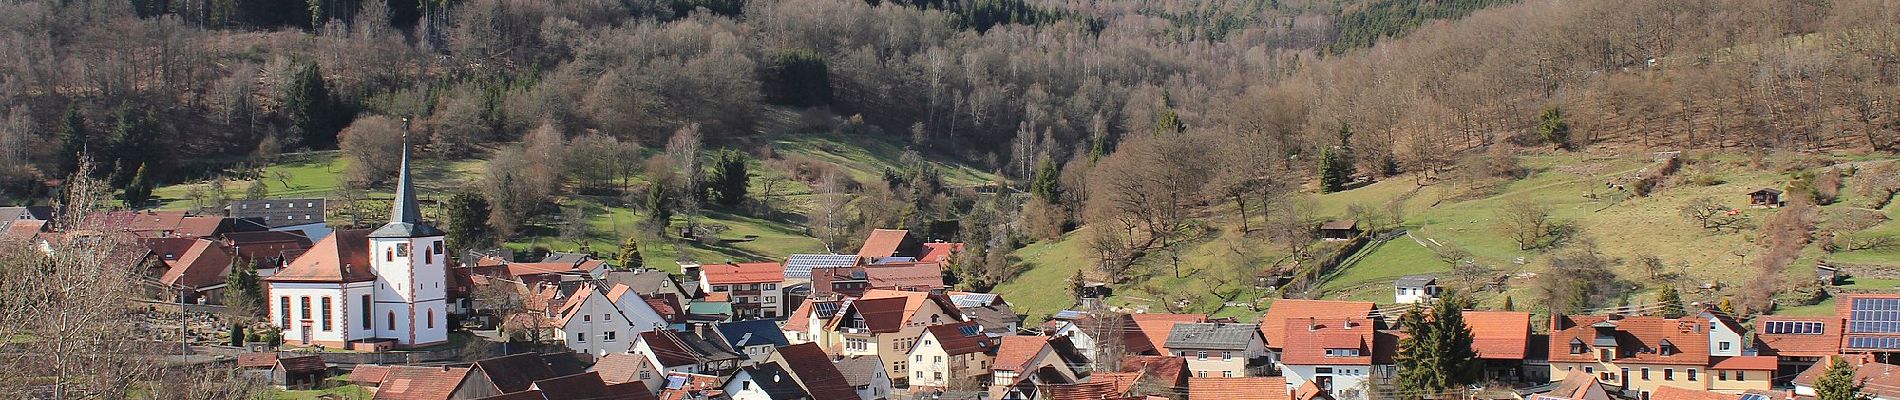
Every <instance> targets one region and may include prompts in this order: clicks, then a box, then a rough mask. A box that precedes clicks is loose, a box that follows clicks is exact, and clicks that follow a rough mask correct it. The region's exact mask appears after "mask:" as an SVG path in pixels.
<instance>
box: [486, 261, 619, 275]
mask: <svg viewBox="0 0 1900 400" xmlns="http://www.w3.org/2000/svg"><path fill="white" fill-rule="evenodd" d="M605 265H606V262H605V261H601V260H587V261H582V262H580V263H579V264H576V263H567V262H532V263H507V264H504V265H502V268H503V269H505V270H506V272H507V274H508V276H513V277H522V276H529V275H545V274H552V273H557V272H568V271H588V272H593V271H594V270H596V269H600V268H601V267H602V266H605Z"/></svg>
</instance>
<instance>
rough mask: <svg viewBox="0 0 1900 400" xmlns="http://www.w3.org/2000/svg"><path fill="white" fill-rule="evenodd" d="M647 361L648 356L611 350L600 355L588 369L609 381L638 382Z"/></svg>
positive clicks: (603, 379)
mask: <svg viewBox="0 0 1900 400" xmlns="http://www.w3.org/2000/svg"><path fill="white" fill-rule="evenodd" d="M646 362H647V358H646V357H641V356H639V355H637V354H633V353H619V352H610V353H607V355H603V356H600V358H599V359H597V360H595V361H594V366H592V367H588V368H587V370H588V371H589V372H595V373H599V374H600V380H601V381H604V382H607V383H620V382H638V381H639V380H640V367H641V365H643V364H646ZM655 370H658V368H655Z"/></svg>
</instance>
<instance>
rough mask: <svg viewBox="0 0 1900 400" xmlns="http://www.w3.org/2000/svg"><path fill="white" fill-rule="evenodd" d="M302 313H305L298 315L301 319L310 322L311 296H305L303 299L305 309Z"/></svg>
mask: <svg viewBox="0 0 1900 400" xmlns="http://www.w3.org/2000/svg"><path fill="white" fill-rule="evenodd" d="M302 311H303V312H301V313H298V314H297V315H298V316H299V317H301V319H303V320H305V321H308V320H310V296H304V297H303V309H302Z"/></svg>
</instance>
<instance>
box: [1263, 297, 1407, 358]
mask: <svg viewBox="0 0 1900 400" xmlns="http://www.w3.org/2000/svg"><path fill="white" fill-rule="evenodd" d="M1377 308H1378V306H1377V305H1375V304H1373V303H1372V302H1370V301H1336V300H1301V299H1280V300H1274V301H1273V304H1272V306H1271V307H1268V308H1267V312H1266V313H1265V314H1263V315H1261V316H1260V334H1261V336H1262V337H1264V338H1266V340H1267V351H1268V352H1269V354H1268V356H1269V357H1275V358H1274V359H1275V360H1278V358H1277V357H1279V356H1278V355H1279V353H1280V352H1281V351H1282V350H1284V349H1283V348H1282V346H1281V344H1282V343H1285V342H1286V327H1287V321H1289V320H1301V321H1305V320H1307V319H1311V318H1317V319H1320V320H1325V321H1338V320H1343V319H1346V318H1371V319H1372V321H1373V326H1374V328H1383V327H1384V322H1383V321H1382V320H1381V319H1380V317H1379V314H1378V312H1377Z"/></svg>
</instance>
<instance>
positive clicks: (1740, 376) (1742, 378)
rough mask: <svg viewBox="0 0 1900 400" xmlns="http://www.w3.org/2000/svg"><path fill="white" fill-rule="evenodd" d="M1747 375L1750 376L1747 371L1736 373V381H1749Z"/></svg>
mask: <svg viewBox="0 0 1900 400" xmlns="http://www.w3.org/2000/svg"><path fill="white" fill-rule="evenodd" d="M1745 375H1748V372H1747V371H1735V380H1738V381H1745V380H1748V377H1747V376H1745Z"/></svg>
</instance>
